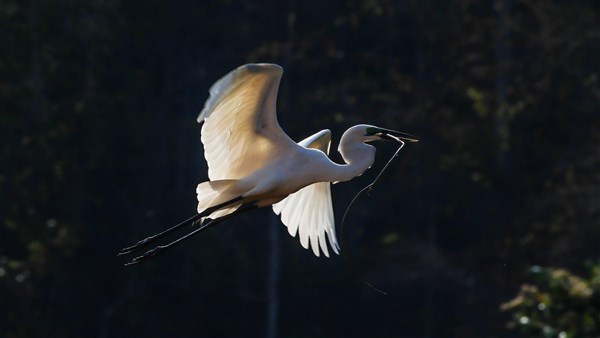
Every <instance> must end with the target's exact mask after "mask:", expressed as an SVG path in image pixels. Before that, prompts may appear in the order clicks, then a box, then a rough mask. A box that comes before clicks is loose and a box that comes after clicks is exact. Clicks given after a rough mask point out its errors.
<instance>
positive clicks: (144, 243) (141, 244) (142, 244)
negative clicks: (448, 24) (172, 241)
mask: <svg viewBox="0 0 600 338" xmlns="http://www.w3.org/2000/svg"><path fill="white" fill-rule="evenodd" d="M154 237H155V236H150V237H147V238H145V239H142V240H141V241H139V242H137V243H135V244H134V245H132V246H128V247H126V248H123V249H121V251H119V253H118V254H117V256H123V255H127V254H128V253H131V252H133V251H136V250H139V249H141V248H143V247H145V246H147V245H148V244H149V243H150V242H151V241H152V240H153V239H154Z"/></svg>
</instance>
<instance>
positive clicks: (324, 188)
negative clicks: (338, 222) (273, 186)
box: [273, 129, 339, 257]
mask: <svg viewBox="0 0 600 338" xmlns="http://www.w3.org/2000/svg"><path fill="white" fill-rule="evenodd" d="M298 144H299V145H301V146H303V147H306V148H314V149H318V150H320V151H322V152H324V153H325V154H328V153H329V148H330V145H331V132H330V131H329V130H327V129H325V130H322V131H320V132H318V133H316V134H314V135H312V136H309V137H307V138H306V139H304V140H302V141H300V142H298ZM273 211H274V212H275V214H277V215H281V221H282V222H283V224H285V226H287V228H288V232H289V234H290V235H291V236H294V237H295V236H296V233H298V237H299V239H300V244H301V245H302V246H303V247H304V248H305V249H308V247H309V245H310V247H311V248H312V251H313V253H314V254H315V256H317V257H318V256H319V253H320V251H319V248H320V249H321V250H322V251H323V254H325V256H327V257H329V250H328V249H327V241H326V237H327V239H328V240H329V245H330V246H331V248H332V249H333V251H334V252H335V253H336V254H339V244H338V242H337V238H336V235H335V223H334V217H333V204H332V202H331V183H330V182H319V183H314V184H311V185H309V186H306V187H304V188H302V189H300V190H298V191H297V192H295V193H293V194H291V195H289V196H288V197H286V198H285V199H283V200H282V201H281V202H279V203H276V204H273Z"/></svg>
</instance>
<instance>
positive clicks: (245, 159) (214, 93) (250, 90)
mask: <svg viewBox="0 0 600 338" xmlns="http://www.w3.org/2000/svg"><path fill="white" fill-rule="evenodd" d="M282 74H283V69H282V68H281V67H280V66H278V65H275V64H247V65H243V66H240V67H238V68H237V69H235V70H233V71H232V72H230V73H229V74H227V75H225V76H224V77H223V78H221V79H220V80H218V81H217V82H216V83H215V84H214V85H213V86H212V87H211V88H210V97H209V98H208V100H207V101H206V103H205V104H204V109H202V112H201V113H200V115H199V116H198V122H199V123H204V125H203V126H202V138H201V139H202V143H203V144H204V156H205V158H206V161H207V162H208V177H209V178H210V180H211V181H214V180H222V179H239V178H241V177H244V176H246V175H248V174H249V173H251V172H253V171H254V170H256V169H258V168H260V167H262V166H263V165H264V163H265V162H266V161H267V159H269V158H272V157H273V156H275V155H277V154H279V153H281V152H284V151H286V150H287V149H288V148H289V147H294V146H295V145H296V144H295V143H294V141H292V140H291V139H290V138H289V137H288V136H287V135H286V134H285V133H284V131H283V130H282V129H281V127H280V126H279V123H278V122H277V114H276V102H277V91H278V89H279V81H280V80H281V75H282Z"/></svg>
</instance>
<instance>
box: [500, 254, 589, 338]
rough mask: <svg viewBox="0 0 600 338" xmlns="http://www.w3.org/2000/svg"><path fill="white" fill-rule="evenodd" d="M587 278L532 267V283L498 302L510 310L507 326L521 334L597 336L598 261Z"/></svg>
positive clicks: (561, 336) (537, 335) (561, 271)
mask: <svg viewBox="0 0 600 338" xmlns="http://www.w3.org/2000/svg"><path fill="white" fill-rule="evenodd" d="M589 265H590V271H589V273H590V277H589V278H588V279H586V278H582V277H579V276H577V275H575V274H573V273H571V272H569V271H567V270H564V269H556V268H543V267H540V266H533V267H532V268H531V270H530V271H531V273H532V274H533V275H534V277H535V284H534V285H531V284H524V285H522V286H521V290H520V291H519V294H518V295H517V297H515V298H514V299H512V300H510V301H508V302H506V303H504V304H502V305H501V309H502V310H503V311H510V312H511V313H512V318H513V319H512V320H511V321H510V323H509V327H511V328H518V329H519V330H520V331H521V332H523V333H524V336H525V337H559V338H567V337H598V336H599V335H600V261H599V262H597V263H596V264H589Z"/></svg>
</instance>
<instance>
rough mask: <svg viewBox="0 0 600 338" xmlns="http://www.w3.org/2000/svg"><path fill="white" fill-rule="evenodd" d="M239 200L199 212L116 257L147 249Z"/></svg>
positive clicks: (125, 249)
mask: <svg viewBox="0 0 600 338" xmlns="http://www.w3.org/2000/svg"><path fill="white" fill-rule="evenodd" d="M241 199H242V198H241V197H236V198H234V199H232V200H230V201H227V202H225V203H221V204H219V205H216V206H214V207H211V208H208V209H206V210H204V211H203V212H201V213H199V214H196V215H194V216H192V217H190V218H188V219H186V220H185V221H183V222H181V223H179V224H177V225H174V226H172V227H170V228H169V229H167V230H165V231H163V232H161V233H158V234H156V235H153V236H150V237H147V238H145V239H143V240H141V241H139V242H137V243H136V244H134V245H132V246H128V247H126V248H123V249H121V251H119V253H118V254H117V256H122V255H127V254H129V253H132V252H134V251H138V250H141V249H143V248H145V247H147V246H148V245H150V244H152V243H154V242H156V241H157V240H159V239H161V238H163V237H165V236H166V235H168V234H170V233H171V232H173V231H175V230H177V229H180V228H182V227H184V226H186V225H188V224H194V223H195V222H196V221H198V220H200V219H201V218H202V217H205V216H208V215H210V214H212V213H213V212H214V211H215V210H218V209H220V208H222V207H224V206H227V205H230V204H232V203H235V202H237V201H239V200H241Z"/></svg>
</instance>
